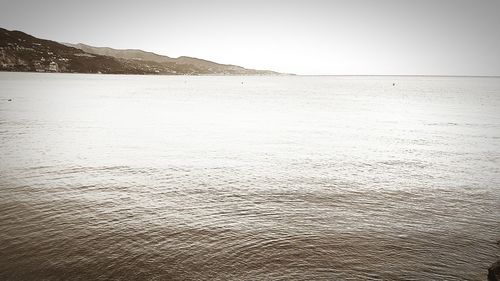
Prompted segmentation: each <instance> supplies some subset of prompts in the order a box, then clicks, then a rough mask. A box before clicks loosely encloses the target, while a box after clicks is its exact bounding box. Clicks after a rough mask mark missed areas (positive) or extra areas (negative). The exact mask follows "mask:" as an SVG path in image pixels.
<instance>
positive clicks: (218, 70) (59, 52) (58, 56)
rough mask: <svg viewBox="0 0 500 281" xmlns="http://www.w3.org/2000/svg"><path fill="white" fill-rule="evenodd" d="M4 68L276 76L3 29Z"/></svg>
mask: <svg viewBox="0 0 500 281" xmlns="http://www.w3.org/2000/svg"><path fill="white" fill-rule="evenodd" d="M0 71H33V72H35V71H36V72H69V73H114V74H165V75H209V74H212V75H276V74H278V73H276V72H272V71H261V70H253V69H246V68H243V67H239V66H234V65H223V64H218V63H215V62H211V61H206V60H201V59H197V58H189V57H179V58H170V57H167V56H162V55H158V54H154V53H150V52H145V51H142V50H116V49H112V48H103V47H92V46H88V45H84V44H76V45H72V44H61V43H58V42H55V41H50V40H45V39H40V38H36V37H33V36H31V35H28V34H26V33H23V32H21V31H9V30H6V29H3V28H0Z"/></svg>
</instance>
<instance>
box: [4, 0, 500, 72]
mask: <svg viewBox="0 0 500 281" xmlns="http://www.w3.org/2000/svg"><path fill="white" fill-rule="evenodd" d="M0 27H3V28H6V29H9V30H21V31H23V32H26V33H29V34H31V35H34V36H36V37H40V38H44V39H50V40H54V41H59V42H68V43H85V44H89V45H93V46H100V47H104V46H106V47H112V48H118V49H142V50H146V51H151V52H155V53H158V54H162V55H167V56H170V57H178V56H191V57H197V58H203V59H208V60H212V61H216V62H219V63H227V64H236V65H240V66H244V67H247V68H255V69H270V70H275V71H279V72H285V73H295V74H308V75H486V76H495V75H496V76H498V75H500V0H302V1H297V0H287V1H277V0H265V1H264V0H199V1H198V0H179V1H169V0H164V1H155V0H142V1H127V0H120V1H118V0H108V1H104V0H99V1H98V0H78V1H77V0H45V1H39V0H32V1H28V0H0Z"/></svg>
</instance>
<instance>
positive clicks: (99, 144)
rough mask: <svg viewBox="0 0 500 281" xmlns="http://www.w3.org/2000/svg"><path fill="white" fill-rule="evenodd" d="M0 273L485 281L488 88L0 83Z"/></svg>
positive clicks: (497, 212)
mask: <svg viewBox="0 0 500 281" xmlns="http://www.w3.org/2000/svg"><path fill="white" fill-rule="evenodd" d="M0 157H1V158H0V159H1V160H0V279H2V280H484V279H486V272H487V271H486V269H487V267H488V266H489V265H490V264H491V263H492V262H494V261H496V260H497V259H498V258H499V257H500V248H499V247H500V246H499V244H498V243H499V240H500V79H499V78H478V77H389V76H386V77H370V76H360V77H354V76H350V77H349V76H344V77H342V76H331V77H330V76H323V77H312V76H311V77H307V76H277V77H250V76H234V77H221V76H198V77H195V76H129V75H125V76H119V75H80V74H34V73H0Z"/></svg>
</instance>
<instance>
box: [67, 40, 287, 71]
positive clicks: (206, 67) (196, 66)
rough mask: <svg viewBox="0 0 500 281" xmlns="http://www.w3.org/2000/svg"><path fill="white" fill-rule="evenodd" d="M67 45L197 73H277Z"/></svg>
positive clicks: (196, 59)
mask: <svg viewBox="0 0 500 281" xmlns="http://www.w3.org/2000/svg"><path fill="white" fill-rule="evenodd" d="M63 44H65V45H67V46H70V47H74V48H78V49H80V50H82V51H84V52H86V53H89V54H95V55H102V56H110V57H114V58H118V59H126V60H140V61H150V62H155V63H160V64H164V63H175V64H176V65H179V66H182V65H186V66H190V68H192V71H194V72H196V73H199V74H230V75H231V74H233V75H234V74H256V75H259V74H261V75H276V74H278V73H276V72H273V71H266V70H253V69H246V68H243V67H241V66H236V65H229V64H219V63H215V62H212V61H208V60H203V59H198V58H192V57H185V56H182V57H178V58H171V57H168V56H162V55H158V54H155V53H151V52H146V51H142V50H137V49H126V50H119V49H112V48H108V47H94V46H89V45H85V44H82V43H79V44H69V43H63Z"/></svg>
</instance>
